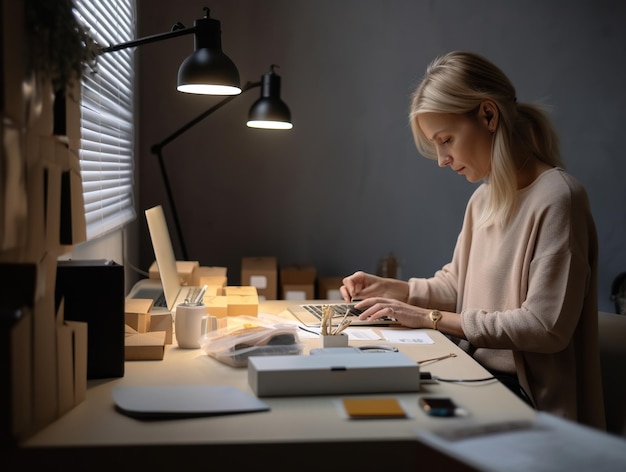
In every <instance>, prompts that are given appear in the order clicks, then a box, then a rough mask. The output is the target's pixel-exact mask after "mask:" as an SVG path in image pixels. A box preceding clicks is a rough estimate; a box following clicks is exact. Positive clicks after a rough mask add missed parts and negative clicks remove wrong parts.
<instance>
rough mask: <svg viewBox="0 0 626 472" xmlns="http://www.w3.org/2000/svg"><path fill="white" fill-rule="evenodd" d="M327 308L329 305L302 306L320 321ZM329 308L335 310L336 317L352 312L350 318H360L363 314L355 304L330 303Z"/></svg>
mask: <svg viewBox="0 0 626 472" xmlns="http://www.w3.org/2000/svg"><path fill="white" fill-rule="evenodd" d="M325 306H327V305H319V304H315V305H313V304H309V305H302V307H303V308H304V309H305V310H307V311H308V312H309V313H312V314H313V315H315V317H316V318H317V319H318V320H320V321H321V320H322V309H323V308H324V307H325ZM329 306H331V307H332V308H333V310H334V311H335V315H334V316H341V317H343V316H345V314H346V311H348V310H350V313H349V314H348V316H358V315H360V314H361V313H362V311H361V310H357V309H356V308H354V305H353V304H349V303H345V304H342V303H330V304H329Z"/></svg>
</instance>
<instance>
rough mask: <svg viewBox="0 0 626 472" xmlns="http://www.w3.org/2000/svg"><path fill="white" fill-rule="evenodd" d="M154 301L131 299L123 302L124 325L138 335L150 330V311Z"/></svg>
mask: <svg viewBox="0 0 626 472" xmlns="http://www.w3.org/2000/svg"><path fill="white" fill-rule="evenodd" d="M153 304H154V300H152V299H149V298H131V299H127V300H126V301H125V305H124V320H125V323H126V324H127V325H128V326H130V327H131V328H133V329H134V330H135V331H137V332H139V333H146V332H148V331H149V330H150V313H149V312H150V309H151V308H152V305H153Z"/></svg>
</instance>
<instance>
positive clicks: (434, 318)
mask: <svg viewBox="0 0 626 472" xmlns="http://www.w3.org/2000/svg"><path fill="white" fill-rule="evenodd" d="M428 317H429V318H430V319H431V321H432V322H433V329H437V323H438V322H439V320H440V319H441V318H443V315H442V314H441V312H440V311H439V310H432V311H431V312H430V313H428Z"/></svg>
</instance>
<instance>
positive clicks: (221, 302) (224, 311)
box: [204, 295, 228, 328]
mask: <svg viewBox="0 0 626 472" xmlns="http://www.w3.org/2000/svg"><path fill="white" fill-rule="evenodd" d="M204 306H206V312H207V315H211V316H214V317H215V318H217V327H218V328H225V327H226V326H227V324H228V323H227V320H228V297H227V296H226V295H215V296H208V297H204Z"/></svg>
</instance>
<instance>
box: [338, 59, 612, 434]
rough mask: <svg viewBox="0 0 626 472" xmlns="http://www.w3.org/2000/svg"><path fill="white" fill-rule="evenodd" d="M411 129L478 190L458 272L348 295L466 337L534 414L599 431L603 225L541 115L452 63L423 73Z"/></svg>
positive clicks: (368, 278) (407, 320)
mask: <svg viewBox="0 0 626 472" xmlns="http://www.w3.org/2000/svg"><path fill="white" fill-rule="evenodd" d="M410 123H411V128H412V132H413V137H414V139H415V143H416V146H417V149H418V150H419V152H420V153H421V154H423V155H424V156H427V157H430V158H432V159H437V161H438V163H439V166H440V167H450V168H451V169H452V170H453V171H455V172H457V173H458V174H460V175H463V176H464V177H465V178H466V179H467V180H468V181H470V182H482V184H481V185H480V186H479V187H478V188H477V189H476V190H475V192H474V194H473V195H472V197H471V198H470V200H469V202H468V205H467V208H466V212H465V218H464V222H463V226H462V229H461V233H460V234H459V236H458V239H457V243H456V247H455V250H454V254H453V257H452V261H451V262H450V263H448V264H446V265H445V266H444V267H443V268H442V269H441V270H439V271H437V272H436V273H435V274H434V276H432V277H430V278H411V279H409V280H408V282H407V281H402V280H396V279H391V278H383V277H378V276H374V275H371V274H367V273H364V272H356V273H354V274H353V275H351V276H349V277H346V278H345V279H344V280H343V286H342V287H341V291H342V295H343V297H344V298H345V299H346V300H347V301H349V300H352V299H362V300H361V301H360V302H359V303H357V305H356V307H357V308H359V309H361V310H364V311H363V313H362V314H361V315H360V318H361V319H369V320H375V319H377V318H380V317H384V316H391V317H393V318H395V319H397V320H398V321H400V322H401V323H402V324H403V325H405V326H407V327H412V328H434V329H438V330H440V331H442V332H443V333H445V334H446V335H449V336H451V337H455V338H458V339H459V342H460V344H465V345H466V347H467V349H468V351H469V352H471V353H472V355H473V356H474V358H475V359H476V360H477V361H478V362H480V363H481V364H482V365H483V366H485V368H487V369H488V370H490V371H491V372H492V373H494V375H496V376H497V377H498V378H501V379H505V378H508V379H510V380H512V382H513V383H516V384H518V385H519V386H520V387H521V389H522V392H524V394H526V395H527V396H528V397H529V399H530V403H531V404H532V405H534V406H535V407H536V408H537V409H539V410H545V411H548V412H551V413H553V414H557V415H560V416H562V417H565V418H568V419H571V420H574V421H578V422H580V423H584V424H587V425H590V426H594V427H597V428H600V429H604V426H605V424H604V406H603V400H602V390H601V383H600V382H601V380H600V364H599V353H598V335H597V312H598V307H597V236H596V230H595V224H594V221H593V217H592V215H591V211H590V207H589V202H588V199H587V195H586V192H585V190H584V188H583V187H582V186H581V184H580V183H579V182H578V181H576V180H575V179H574V178H573V177H572V176H571V175H569V174H568V173H566V172H565V171H564V170H563V163H562V162H561V158H560V154H559V147H558V138H557V135H556V132H555V130H554V128H553V126H552V125H551V123H550V122H549V120H548V118H547V116H546V115H545V113H544V112H543V111H542V110H541V109H540V108H538V107H537V106H534V105H530V104H524V103H518V101H517V98H516V93H515V88H514V87H513V85H512V84H511V82H510V81H509V79H508V78H507V77H506V76H505V75H504V73H503V72H502V71H501V70H500V69H499V68H497V67H496V66H495V65H493V64H492V63H490V62H489V61H487V60H486V59H485V58H483V57H481V56H479V55H476V54H473V53H467V52H451V53H449V54H446V55H444V56H442V57H439V58H437V59H436V60H435V61H433V62H432V63H431V64H430V66H429V67H428V69H427V71H426V75H425V77H424V79H423V80H422V82H421V83H420V85H419V86H418V88H417V90H416V91H415V93H414V96H413V100H412V105H411V112H410ZM505 383H506V382H505Z"/></svg>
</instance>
